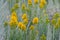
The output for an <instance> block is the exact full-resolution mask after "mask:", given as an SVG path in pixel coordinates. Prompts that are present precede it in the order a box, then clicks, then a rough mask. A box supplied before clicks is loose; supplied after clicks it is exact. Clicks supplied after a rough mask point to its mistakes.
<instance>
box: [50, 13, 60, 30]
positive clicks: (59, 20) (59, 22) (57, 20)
mask: <svg viewBox="0 0 60 40" xmlns="http://www.w3.org/2000/svg"><path fill="white" fill-rule="evenodd" d="M51 23H52V25H53V26H54V27H55V28H56V29H58V28H59V26H60V14H59V13H55V14H54V15H53V19H52V20H51Z"/></svg>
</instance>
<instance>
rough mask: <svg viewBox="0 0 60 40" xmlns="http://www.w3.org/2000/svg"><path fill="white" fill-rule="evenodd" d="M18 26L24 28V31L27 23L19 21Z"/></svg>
mask: <svg viewBox="0 0 60 40" xmlns="http://www.w3.org/2000/svg"><path fill="white" fill-rule="evenodd" d="M18 27H19V28H20V29H22V30H23V31H26V25H25V24H23V23H22V22H19V23H18Z"/></svg>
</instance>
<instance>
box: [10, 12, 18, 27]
mask: <svg viewBox="0 0 60 40" xmlns="http://www.w3.org/2000/svg"><path fill="white" fill-rule="evenodd" d="M17 24H18V19H17V15H16V12H15V11H14V12H12V15H11V17H10V22H9V25H10V26H11V27H12V26H16V25H17Z"/></svg>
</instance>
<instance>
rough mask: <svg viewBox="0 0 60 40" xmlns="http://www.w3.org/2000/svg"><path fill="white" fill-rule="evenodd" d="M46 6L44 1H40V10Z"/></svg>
mask: <svg viewBox="0 0 60 40" xmlns="http://www.w3.org/2000/svg"><path fill="white" fill-rule="evenodd" d="M46 4H47V2H46V0H40V5H39V7H40V8H43V7H44V6H45V5H46Z"/></svg>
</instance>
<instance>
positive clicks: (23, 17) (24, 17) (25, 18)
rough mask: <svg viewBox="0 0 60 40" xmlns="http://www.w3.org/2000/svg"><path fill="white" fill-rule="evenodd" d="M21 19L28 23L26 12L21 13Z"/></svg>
mask: <svg viewBox="0 0 60 40" xmlns="http://www.w3.org/2000/svg"><path fill="white" fill-rule="evenodd" d="M22 19H23V21H24V23H25V24H27V23H28V17H27V14H26V13H24V14H23V15H22Z"/></svg>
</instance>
